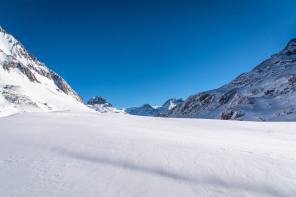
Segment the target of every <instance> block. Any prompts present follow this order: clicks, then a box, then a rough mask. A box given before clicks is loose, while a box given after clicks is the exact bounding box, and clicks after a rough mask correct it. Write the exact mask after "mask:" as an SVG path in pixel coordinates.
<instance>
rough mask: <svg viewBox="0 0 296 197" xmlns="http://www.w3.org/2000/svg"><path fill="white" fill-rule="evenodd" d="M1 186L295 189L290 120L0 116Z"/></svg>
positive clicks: (205, 191) (210, 191)
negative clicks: (248, 120) (242, 120)
mask: <svg viewBox="0 0 296 197" xmlns="http://www.w3.org/2000/svg"><path fill="white" fill-rule="evenodd" d="M0 125H1V129H0V185H1V187H0V196H6V197H9V196H295V194H296V143H295V141H296V129H295V128H296V123H293V122H288V123H286V122H285V123H283V122H278V123H275V122H269V123H264V122H238V121H221V120H198V119H195V120H194V119H193V120H190V119H165V118H152V117H137V116H130V115H124V114H99V113H95V112H94V113H92V112H89V113H86V112H85V113H81V114H79V113H74V112H69V111H67V112H51V113H24V114H16V115H12V116H9V117H2V118H0Z"/></svg>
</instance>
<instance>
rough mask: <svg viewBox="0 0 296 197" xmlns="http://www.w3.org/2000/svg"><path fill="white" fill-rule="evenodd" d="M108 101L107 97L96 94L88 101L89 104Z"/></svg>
mask: <svg viewBox="0 0 296 197" xmlns="http://www.w3.org/2000/svg"><path fill="white" fill-rule="evenodd" d="M106 103H107V101H106V99H105V98H104V97H102V96H95V97H93V98H91V99H90V100H89V101H88V102H87V104H88V105H96V104H106ZM110 105H111V104H110ZM111 106H112V105H111Z"/></svg>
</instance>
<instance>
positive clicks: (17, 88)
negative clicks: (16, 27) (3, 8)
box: [0, 27, 86, 116]
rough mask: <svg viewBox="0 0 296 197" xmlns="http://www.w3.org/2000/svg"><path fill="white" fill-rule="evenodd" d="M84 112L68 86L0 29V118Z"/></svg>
mask: <svg viewBox="0 0 296 197" xmlns="http://www.w3.org/2000/svg"><path fill="white" fill-rule="evenodd" d="M76 108H79V109H82V108H83V109H86V107H85V106H84V105H83V100H82V98H81V97H80V96H79V95H78V94H77V93H76V92H75V91H74V90H73V89H72V88H71V87H70V86H69V85H68V84H67V82H66V81H65V80H64V79H63V78H62V77H61V76H59V75H58V74H57V73H55V72H53V71H52V70H50V69H49V68H47V67H46V66H45V64H44V63H41V62H39V61H38V60H37V58H36V57H34V56H33V55H32V54H31V53H30V52H29V51H27V50H26V49H25V48H24V46H23V45H22V44H21V43H20V42H19V41H18V40H16V39H15V38H14V37H13V36H12V35H11V34H9V33H7V32H6V31H5V30H3V29H2V28H1V27H0V116H4V115H9V114H13V113H17V112H31V111H52V110H68V109H76Z"/></svg>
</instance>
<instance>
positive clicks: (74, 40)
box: [0, 0, 296, 108]
mask: <svg viewBox="0 0 296 197" xmlns="http://www.w3.org/2000/svg"><path fill="white" fill-rule="evenodd" d="M295 7H296V1H295V0H281V1H275V0H274V1H273V0H235V1H234V0H224V1H222V0H220V1H217V0H212V1H206V0H204V1H198V0H196V1H189V0H182V1H181V0H180V1H174V0H168V1H161V0H158V1H153V0H150V1H136V0H135V1H112V0H108V1H89V0H84V1H76V0H72V1H61V0H60V1H55V0H51V1H49V0H42V1H39V0H38V1H37V0H35V1H34V0H14V1H11V0H2V1H1V7H0V12H1V18H0V25H1V26H2V27H3V28H4V29H5V30H6V31H8V32H9V33H11V34H13V35H14V36H15V37H16V38H17V39H19V40H20V41H21V43H22V44H23V45H24V46H25V47H26V48H27V49H28V50H29V51H30V52H31V53H33V54H34V55H35V56H36V57H37V58H38V60H39V61H41V62H44V63H45V64H46V65H47V66H48V67H49V68H50V69H52V70H54V71H55V72H57V73H58V74H60V75H61V76H62V77H63V78H64V79H65V80H66V81H67V82H68V83H69V84H70V85H71V86H72V87H73V89H74V90H75V91H76V92H77V93H79V94H80V95H81V96H82V97H83V99H84V101H85V102H86V101H87V100H89V99H90V98H91V97H93V96H95V95H100V96H103V97H105V98H106V99H107V101H109V102H111V103H112V104H113V105H114V106H116V107H118V108H122V107H131V106H139V105H141V104H144V103H150V104H152V105H161V104H162V103H164V102H165V101H166V100H167V99H169V98H172V97H175V98H183V99H186V98H187V97H188V96H190V95H192V94H195V93H198V92H201V91H206V90H209V89H214V88H218V87H220V86H222V85H223V84H225V83H228V82H230V81H231V80H232V79H234V78H235V77H236V76H238V75H239V74H241V73H243V72H247V71H249V70H251V69H252V68H253V67H255V66H256V65H258V64H259V63H260V62H262V61H263V60H265V59H267V58H269V57H270V56H271V55H272V54H274V53H277V52H279V51H280V50H282V49H283V48H284V47H285V45H286V44H287V42H288V41H289V40H290V39H292V38H296V12H295Z"/></svg>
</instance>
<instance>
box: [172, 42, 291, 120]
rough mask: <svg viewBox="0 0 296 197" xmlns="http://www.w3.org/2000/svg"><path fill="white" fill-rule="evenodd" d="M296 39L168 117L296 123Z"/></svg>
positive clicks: (182, 106)
mask: <svg viewBox="0 0 296 197" xmlns="http://www.w3.org/2000/svg"><path fill="white" fill-rule="evenodd" d="M295 88H296V39H293V40H291V41H290V42H289V43H288V45H287V46H286V48H285V49H284V50H282V51H281V52H280V53H277V54H275V55H273V56H271V58H269V59H268V60H266V61H264V62H262V63H261V64H259V65H258V66H257V67H255V68H254V69H253V70H251V71H250V72H247V73H243V74H241V75H240V76H238V77H237V78H236V79H234V80H233V81H231V82H230V83H229V84H226V85H224V86H222V87H220V88H218V89H215V90H210V91H206V92H201V93H198V94H195V95H192V96H190V97H189V98H188V99H187V100H186V101H185V102H184V103H182V104H181V105H179V106H176V107H175V108H173V109H171V110H170V111H169V112H168V113H167V114H166V116H168V117H184V118H185V117H186V118H215V119H223V120H229V119H230V120H261V121H265V120H266V121H281V120H286V121H289V120H296V112H295V108H296V91H295Z"/></svg>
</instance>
